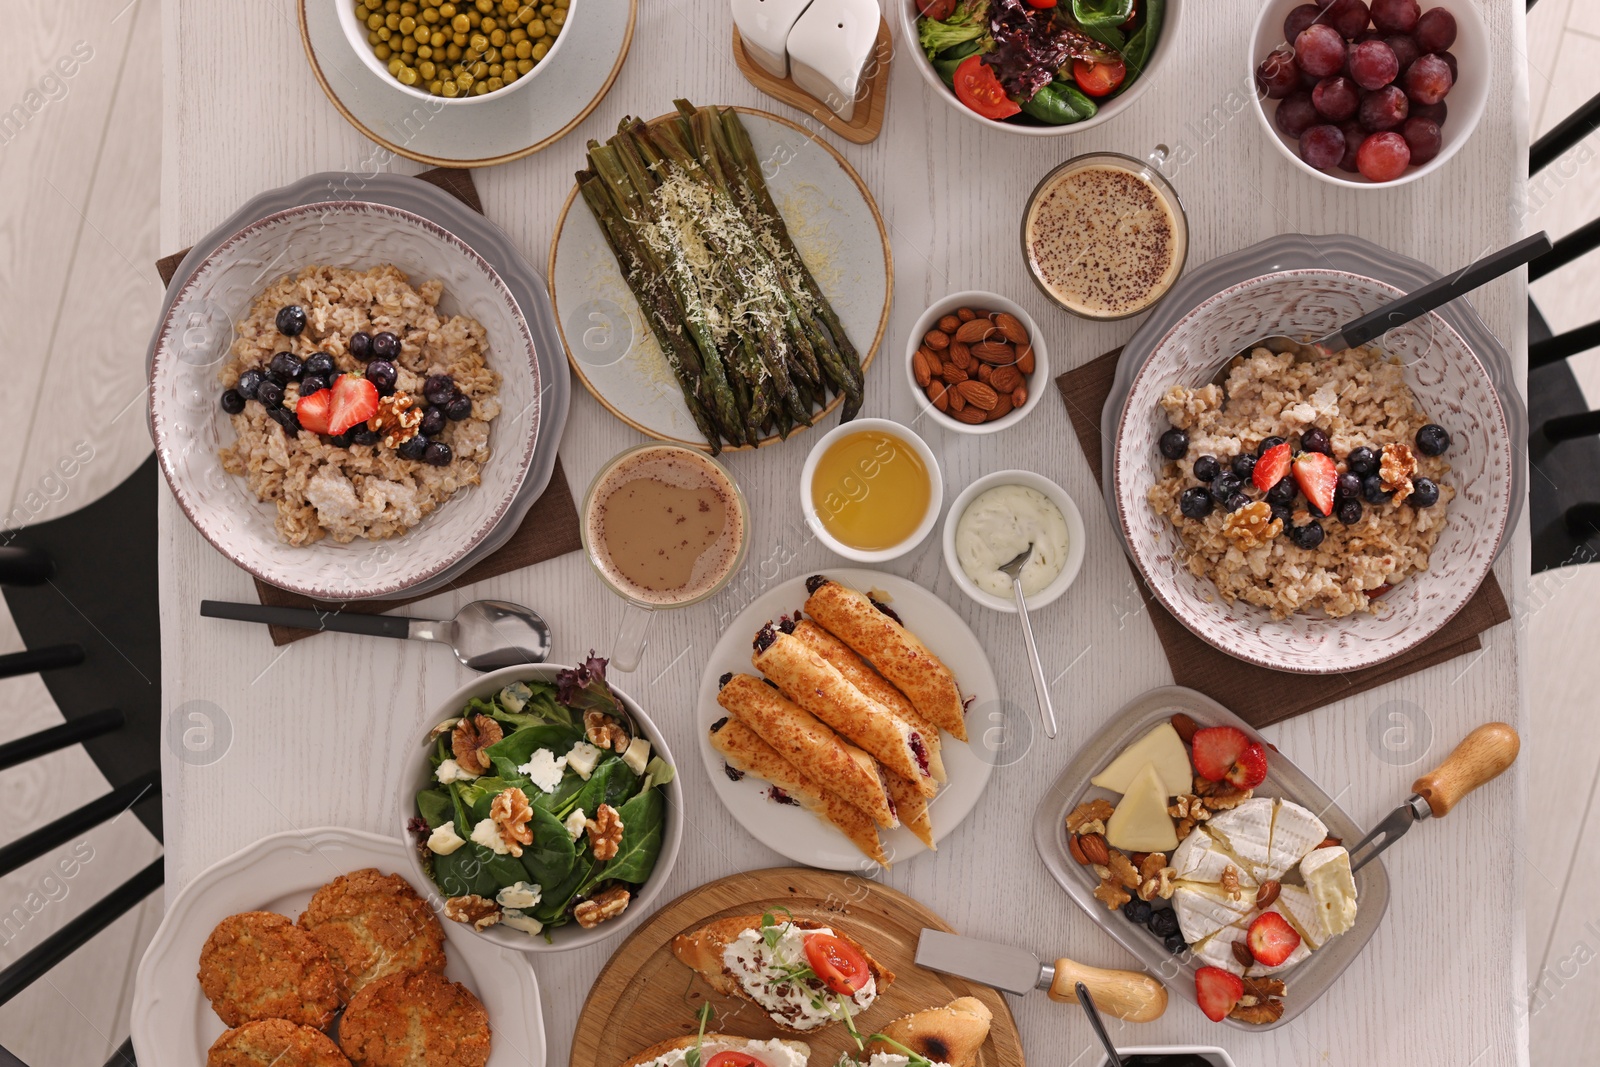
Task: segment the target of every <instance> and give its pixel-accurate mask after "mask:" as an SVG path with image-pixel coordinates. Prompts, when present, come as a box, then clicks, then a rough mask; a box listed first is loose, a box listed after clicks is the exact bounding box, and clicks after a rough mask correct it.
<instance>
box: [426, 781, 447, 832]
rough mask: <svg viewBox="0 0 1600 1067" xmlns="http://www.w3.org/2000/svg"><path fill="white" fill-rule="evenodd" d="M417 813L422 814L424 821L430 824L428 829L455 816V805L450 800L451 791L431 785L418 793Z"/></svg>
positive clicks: (440, 824) (442, 823)
mask: <svg viewBox="0 0 1600 1067" xmlns="http://www.w3.org/2000/svg"><path fill="white" fill-rule="evenodd" d="M417 814H418V815H420V816H422V821H423V822H425V823H427V824H428V829H430V830H431V829H433V828H434V827H437V826H442V825H444V824H445V823H447V822H449V821H450V820H451V819H452V818H454V817H455V805H454V804H452V803H451V801H450V792H449V790H446V789H440V788H439V787H438V786H430V787H428V788H427V789H424V790H423V791H422V792H420V793H418V794H417Z"/></svg>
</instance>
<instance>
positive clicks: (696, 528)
mask: <svg viewBox="0 0 1600 1067" xmlns="http://www.w3.org/2000/svg"><path fill="white" fill-rule="evenodd" d="M749 530H750V516H749V513H748V509H747V508H746V506H745V500H744V494H743V493H741V492H740V491H739V486H738V484H737V483H735V482H734V480H733V476H732V475H730V474H729V473H728V472H727V471H726V470H725V469H723V467H722V465H721V464H720V463H718V462H717V461H716V460H714V459H712V458H711V457H710V456H707V455H706V454H705V453H703V452H700V451H697V450H695V449H693V448H684V447H682V446H680V445H664V444H650V445H640V446H639V447H637V448H630V449H628V451H626V452H623V453H622V454H621V455H619V456H615V457H613V458H612V459H611V461H610V462H608V463H606V464H605V465H604V466H603V467H601V468H600V473H599V474H596V475H595V477H594V481H593V482H591V483H590V485H589V491H588V493H587V494H585V496H584V499H583V519H582V531H583V547H584V551H585V552H587V553H588V556H589V562H590V563H591V564H593V565H594V569H595V573H596V574H598V575H599V576H600V580H601V581H602V582H604V583H605V584H606V585H607V586H609V587H610V588H611V591H612V592H614V593H616V594H617V595H618V596H619V597H621V598H622V599H623V600H625V601H627V602H628V609H627V612H626V613H625V614H624V616H623V621H622V628H621V629H620V630H619V631H618V633H617V638H616V642H615V644H614V646H613V648H612V652H611V665H612V666H613V667H615V668H616V669H617V670H619V671H631V670H633V669H634V668H636V667H637V666H639V660H640V658H641V657H642V656H643V655H644V647H645V643H646V638H647V636H648V634H649V629H650V622H651V620H652V619H653V618H654V617H655V612H656V611H658V610H660V609H663V608H681V607H684V606H686V605H688V604H698V603H699V602H700V601H702V600H705V599H706V598H707V597H710V596H712V595H714V594H715V593H716V592H717V591H718V590H720V589H721V588H722V587H723V586H725V585H727V584H728V581H729V580H730V579H731V578H732V577H733V576H734V574H735V573H737V572H738V570H739V566H740V564H742V563H743V562H744V557H745V551H746V549H747V548H748V546H749V540H750V539H749Z"/></svg>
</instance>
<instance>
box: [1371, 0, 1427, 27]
mask: <svg viewBox="0 0 1600 1067" xmlns="http://www.w3.org/2000/svg"><path fill="white" fill-rule="evenodd" d="M1421 14H1422V8H1421V7H1419V6H1418V5H1417V0H1372V24H1373V25H1374V26H1376V27H1378V29H1380V30H1382V31H1383V32H1384V33H1410V32H1411V28H1412V27H1413V26H1415V25H1416V24H1417V16H1418V15H1421Z"/></svg>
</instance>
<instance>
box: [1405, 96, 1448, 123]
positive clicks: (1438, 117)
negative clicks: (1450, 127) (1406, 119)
mask: <svg viewBox="0 0 1600 1067" xmlns="http://www.w3.org/2000/svg"><path fill="white" fill-rule="evenodd" d="M1448 114H1450V105H1449V104H1447V103H1445V102H1444V101H1443V100H1441V101H1439V102H1438V103H1437V104H1412V105H1411V117H1412V118H1414V119H1427V120H1429V121H1430V122H1432V123H1433V124H1434V125H1436V126H1443V125H1444V119H1445V116H1446V115H1448Z"/></svg>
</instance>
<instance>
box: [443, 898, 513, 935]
mask: <svg viewBox="0 0 1600 1067" xmlns="http://www.w3.org/2000/svg"><path fill="white" fill-rule="evenodd" d="M444 917H445V918H446V919H449V920H451V921H452V922H458V923H471V924H472V928H473V929H474V930H487V929H488V928H489V927H491V926H493V925H494V924H495V923H497V922H499V921H500V905H498V904H496V903H495V902H494V901H492V900H490V899H488V898H487V897H479V896H465V897H451V898H450V899H449V900H447V901H445V902H444Z"/></svg>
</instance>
